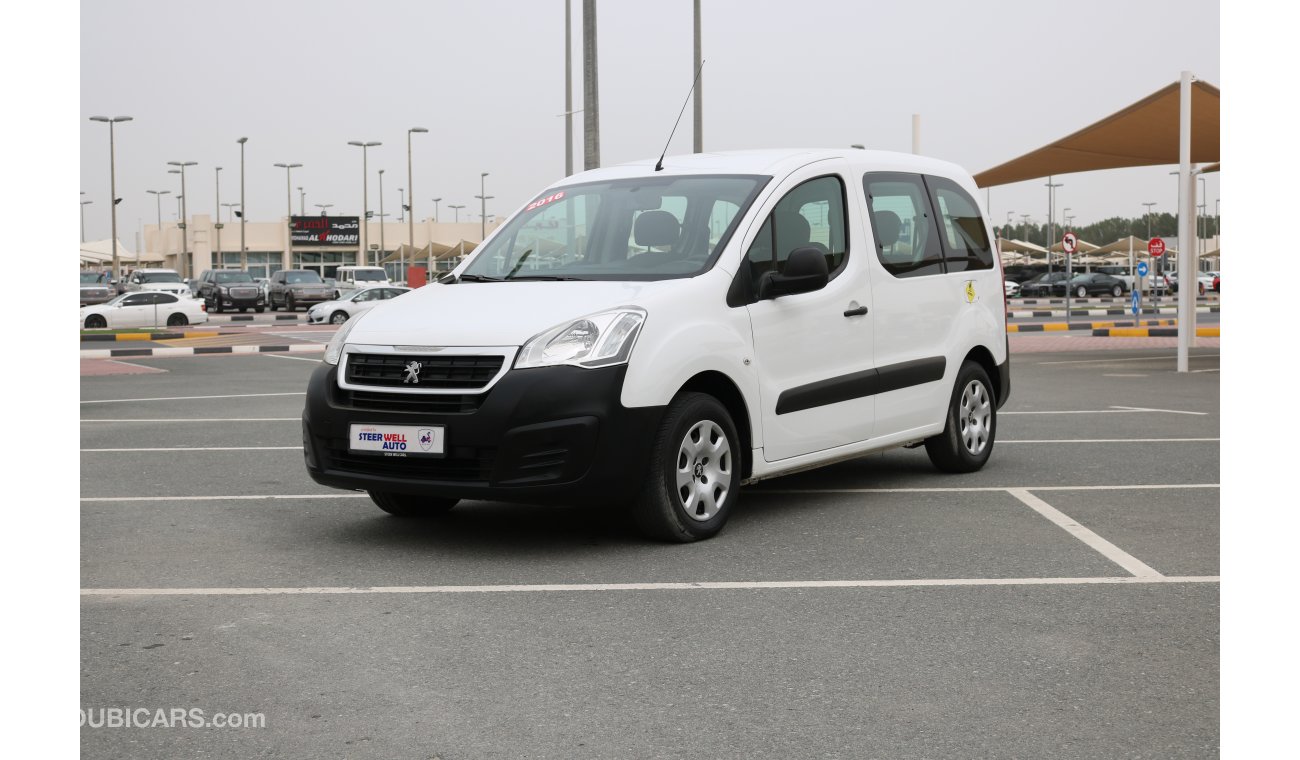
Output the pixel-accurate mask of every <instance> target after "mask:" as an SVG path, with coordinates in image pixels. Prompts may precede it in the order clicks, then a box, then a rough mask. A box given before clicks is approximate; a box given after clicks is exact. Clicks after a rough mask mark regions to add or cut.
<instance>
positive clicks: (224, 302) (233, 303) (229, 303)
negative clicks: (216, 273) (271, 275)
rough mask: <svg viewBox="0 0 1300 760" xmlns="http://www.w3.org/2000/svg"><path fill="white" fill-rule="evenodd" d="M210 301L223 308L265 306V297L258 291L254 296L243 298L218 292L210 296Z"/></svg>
mask: <svg viewBox="0 0 1300 760" xmlns="http://www.w3.org/2000/svg"><path fill="white" fill-rule="evenodd" d="M212 301H213V303H215V304H217V305H218V306H220V307H221V308H223V309H225V308H230V309H252V308H256V307H258V306H261V307H265V306H266V298H265V297H263V296H262V294H261V293H260V292H259V293H258V294H257V295H255V296H248V297H244V298H235V297H234V296H232V295H230V294H229V293H220V292H218V293H216V294H215V295H214V296H213V297H212Z"/></svg>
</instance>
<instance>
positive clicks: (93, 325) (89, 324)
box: [86, 314, 108, 330]
mask: <svg viewBox="0 0 1300 760" xmlns="http://www.w3.org/2000/svg"><path fill="white" fill-rule="evenodd" d="M106 327H108V320H107V319H104V318H103V317H102V316H100V315H98V314H91V315H90V316H89V317H86V329H87V330H103V329H104V328H106Z"/></svg>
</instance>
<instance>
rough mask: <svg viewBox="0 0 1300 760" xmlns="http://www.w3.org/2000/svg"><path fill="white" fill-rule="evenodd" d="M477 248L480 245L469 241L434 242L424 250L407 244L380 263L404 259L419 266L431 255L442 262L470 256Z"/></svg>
mask: <svg viewBox="0 0 1300 760" xmlns="http://www.w3.org/2000/svg"><path fill="white" fill-rule="evenodd" d="M477 247H478V243H471V242H469V241H468V240H461V241H459V242H456V243H452V244H451V245H447V244H445V243H438V242H433V243H429V244H428V245H426V246H425V247H423V248H411V247H410V246H409V245H407V244H406V243H402V244H401V245H399V246H397V248H396V249H395V250H394V251H393V252H392V253H390V254H388V255H387V256H385V257H384V259H383V260H382V261H380V262H379V263H380V264H394V263H400V262H401V261H402V260H403V258H405V260H406V261H409V262H411V263H412V264H418V263H419V262H421V261H426V260H428V258H429V256H430V255H432V256H433V258H434V260H435V261H441V260H442V259H446V258H452V257H455V256H468V255H469V254H470V253H471V252H472V251H473V250H474V249H475V248H477Z"/></svg>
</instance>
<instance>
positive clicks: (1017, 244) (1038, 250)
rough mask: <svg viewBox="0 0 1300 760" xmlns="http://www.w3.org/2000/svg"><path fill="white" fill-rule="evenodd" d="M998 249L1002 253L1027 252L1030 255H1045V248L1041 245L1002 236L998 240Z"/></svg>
mask: <svg viewBox="0 0 1300 760" xmlns="http://www.w3.org/2000/svg"><path fill="white" fill-rule="evenodd" d="M998 250H999V251H1001V252H1002V253H1028V254H1030V255H1031V256H1033V255H1038V256H1046V255H1047V249H1046V248H1044V247H1042V246H1041V245H1034V244H1033V243H1026V242H1025V241H1023V240H1008V239H1006V238H1002V239H1001V240H999V241H998Z"/></svg>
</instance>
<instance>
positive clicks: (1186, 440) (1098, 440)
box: [998, 438, 1219, 443]
mask: <svg viewBox="0 0 1300 760" xmlns="http://www.w3.org/2000/svg"><path fill="white" fill-rule="evenodd" d="M1217 440H1219V439H1218V438H1041V439H1037V440H1017V441H1006V440H999V441H998V443H1206V442H1209V441H1217Z"/></svg>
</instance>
